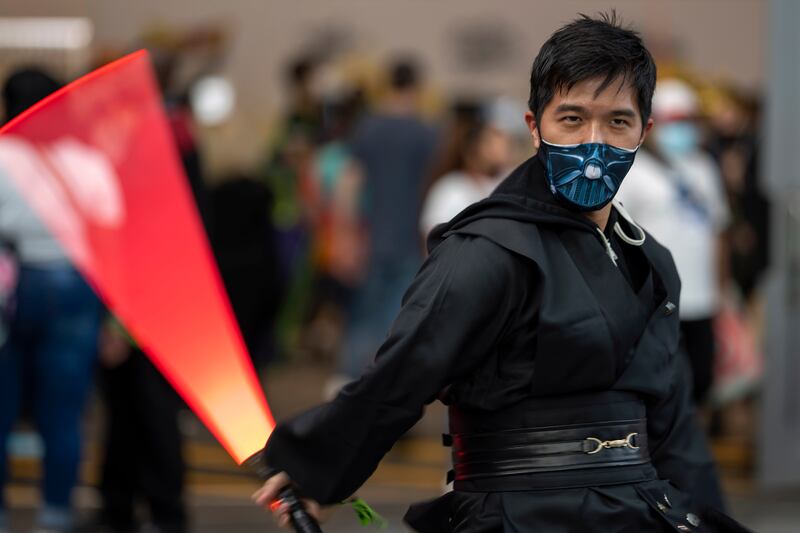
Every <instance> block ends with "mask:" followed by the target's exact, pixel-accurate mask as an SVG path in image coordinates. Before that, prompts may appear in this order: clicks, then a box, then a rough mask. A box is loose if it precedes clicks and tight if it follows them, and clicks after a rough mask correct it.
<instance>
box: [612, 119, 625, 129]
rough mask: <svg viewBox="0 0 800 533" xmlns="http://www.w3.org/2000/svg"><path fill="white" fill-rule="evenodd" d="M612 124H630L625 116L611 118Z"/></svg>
mask: <svg viewBox="0 0 800 533" xmlns="http://www.w3.org/2000/svg"><path fill="white" fill-rule="evenodd" d="M611 125H612V126H618V127H622V126H628V121H627V120H625V119H624V118H613V119H611Z"/></svg>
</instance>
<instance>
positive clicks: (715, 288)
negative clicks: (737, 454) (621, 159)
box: [619, 79, 729, 404]
mask: <svg viewBox="0 0 800 533" xmlns="http://www.w3.org/2000/svg"><path fill="white" fill-rule="evenodd" d="M698 117H699V101H698V97H697V94H696V93H695V91H694V90H693V89H692V88H691V87H690V86H689V85H688V84H687V83H685V82H683V81H681V80H677V79H665V80H661V81H659V82H658V84H657V85H656V91H655V94H654V95H653V118H654V120H655V124H656V126H655V127H654V128H653V132H652V135H651V138H650V139H648V142H647V143H646V150H640V152H639V154H638V156H637V158H636V160H635V162H634V164H633V167H631V170H630V172H629V173H628V176H627V178H626V179H625V182H624V183H623V184H622V186H621V188H620V192H619V199H620V200H621V201H622V203H623V204H624V205H625V208H626V209H627V210H628V212H629V213H630V214H631V215H632V216H633V218H634V219H635V220H636V221H637V223H639V224H640V225H641V226H642V227H643V228H645V229H646V230H647V231H648V232H650V233H652V234H653V236H654V237H655V238H656V239H658V240H659V242H661V243H662V244H663V245H664V246H666V247H667V249H669V250H670V252H671V253H672V256H673V258H674V260H675V265H676V266H677V269H678V274H679V275H680V277H681V282H682V288H681V295H680V297H681V305H680V319H681V333H682V339H683V345H684V348H685V352H686V354H687V355H688V357H689V360H690V363H691V368H692V372H693V379H694V389H693V395H694V399H695V401H696V402H697V403H698V404H702V403H703V402H704V400H705V398H706V395H707V393H708V391H709V389H710V387H711V383H712V365H713V358H714V352H715V346H714V334H713V329H712V320H713V318H714V316H715V315H716V313H717V308H718V305H719V300H720V286H721V284H722V281H723V279H724V276H723V270H724V268H723V264H724V262H723V261H722V258H723V257H724V254H723V253H722V252H723V246H724V241H723V238H724V237H723V235H724V231H725V228H726V226H727V225H728V220H729V213H728V206H727V204H726V199H725V196H724V191H723V188H722V181H721V177H720V175H719V169H718V168H717V166H716V163H715V162H714V161H713V159H712V158H711V156H710V155H709V154H707V153H706V152H705V151H704V150H703V149H702V147H701V128H700V126H699V125H698Z"/></svg>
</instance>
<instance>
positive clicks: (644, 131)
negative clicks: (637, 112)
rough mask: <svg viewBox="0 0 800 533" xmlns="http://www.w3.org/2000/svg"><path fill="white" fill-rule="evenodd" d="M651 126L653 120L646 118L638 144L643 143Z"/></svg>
mask: <svg viewBox="0 0 800 533" xmlns="http://www.w3.org/2000/svg"><path fill="white" fill-rule="evenodd" d="M653 124H654V122H653V119H652V118H648V119H647V124H645V125H644V129H643V130H642V138H641V139H639V144H642V143H643V142H644V139H645V137H647V134H648V133H650V130H652V129H653Z"/></svg>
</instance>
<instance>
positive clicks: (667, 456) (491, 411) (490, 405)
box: [254, 15, 745, 533]
mask: <svg viewBox="0 0 800 533" xmlns="http://www.w3.org/2000/svg"><path fill="white" fill-rule="evenodd" d="M655 79H656V68H655V64H654V62H653V59H652V57H651V56H650V54H649V52H648V51H647V49H646V48H644V45H643V43H642V41H641V39H640V38H639V36H638V35H637V34H636V33H635V32H633V31H631V30H629V29H627V28H625V27H623V26H622V25H621V24H620V23H619V22H617V19H616V16H615V15H600V16H598V17H597V18H590V17H587V16H582V17H581V18H578V19H577V20H575V21H573V22H572V23H569V24H567V25H566V26H564V27H562V28H560V29H559V30H558V31H556V32H555V33H554V34H553V35H552V36H551V37H550V38H549V39H548V40H547V41H546V42H545V43H544V45H543V46H542V48H541V50H540V52H539V54H538V55H537V57H536V59H535V60H534V63H533V68H532V71H531V77H530V100H529V111H528V112H526V113H525V120H526V123H527V125H528V128H529V135H530V139H531V140H532V144H533V146H534V148H535V149H536V150H537V155H536V156H534V157H532V158H530V159H528V160H527V161H525V162H524V163H523V164H522V165H521V166H519V167H518V168H517V169H515V170H514V171H513V172H512V173H511V174H510V175H509V176H508V178H506V179H505V180H504V181H503V182H502V183H501V184H500V185H499V186H498V187H497V189H495V191H494V192H493V193H492V194H491V195H490V196H489V198H487V199H485V200H483V201H481V202H479V203H477V204H474V205H473V206H472V207H470V208H467V209H466V210H465V211H463V212H462V213H461V214H460V215H458V216H457V217H456V218H455V219H454V220H452V221H450V222H449V223H448V224H445V225H442V226H438V227H437V228H436V230H434V232H433V234H432V235H431V237H430V238H429V241H428V242H429V247H430V249H431V253H430V255H429V257H428V259H427V260H426V261H425V263H424V265H423V266H422V268H421V269H420V271H419V273H418V274H417V276H416V278H415V279H414V281H413V282H412V284H411V286H410V288H409V289H408V291H407V292H406V294H405V295H404V299H403V306H402V308H401V310H400V313H399V314H398V316H397V318H396V320H395V321H394V323H393V325H392V327H391V330H390V332H389V335H388V337H387V339H386V341H385V342H384V343H383V345H382V346H381V348H380V349H379V351H378V354H377V356H376V358H375V362H374V364H373V365H372V366H370V367H369V368H368V369H367V370H366V372H365V373H364V374H363V375H362V376H361V377H360V378H359V379H358V380H357V381H354V382H353V383H351V384H349V385H347V386H346V387H345V388H344V389H342V391H341V392H340V393H339V394H338V395H337V396H336V398H335V399H334V400H333V401H331V402H329V403H326V404H323V405H321V406H318V407H315V408H313V409H310V410H308V411H306V412H304V413H301V414H299V415H297V416H296V417H294V418H292V419H289V420H287V421H284V422H283V423H280V424H278V425H277V427H276V428H275V430H274V432H273V433H272V434H271V436H270V437H269V441H268V442H267V445H266V448H265V451H264V459H265V463H266V466H267V467H269V468H271V469H272V471H273V472H275V475H274V476H273V477H271V478H270V479H269V480H267V481H266V483H265V484H264V486H263V487H262V488H261V489H260V490H259V491H257V492H256V494H254V499H255V501H256V503H257V504H259V505H267V504H270V503H271V502H272V501H273V499H274V498H275V497H276V496H277V494H278V493H279V491H280V489H281V488H282V487H283V486H284V485H286V484H288V483H294V484H295V485H296V487H297V489H298V491H299V492H300V493H301V494H304V495H305V496H307V497H309V498H312V499H313V500H316V501H317V502H319V503H322V504H332V503H336V502H341V501H343V500H345V499H346V498H348V497H349V496H350V495H351V494H352V493H353V492H354V491H355V490H356V489H357V488H358V487H359V486H360V485H361V484H362V483H363V482H364V481H365V480H366V479H367V478H368V477H369V476H370V475H371V474H372V472H374V470H375V468H376V467H377V465H378V462H379V461H380V460H381V458H382V457H383V456H384V454H386V452H387V451H388V450H389V449H390V448H391V447H392V445H393V444H394V443H395V441H396V440H397V439H399V438H400V436H401V435H403V433H405V432H406V431H407V430H408V429H409V428H411V427H412V426H413V424H414V423H415V422H416V421H417V420H419V418H420V417H421V416H422V413H423V409H424V406H425V405H426V404H429V403H431V402H433V401H434V400H435V399H437V398H438V399H440V400H441V401H443V402H444V403H446V404H447V405H448V406H449V416H450V435H449V436H448V437H447V440H449V442H450V444H451V445H452V446H453V454H452V459H453V463H454V469H453V472H452V474H451V476H452V477H453V478H454V484H453V489H454V490H453V491H452V492H449V493H447V494H445V495H443V496H441V497H440V498H437V499H435V500H433V501H430V502H425V503H422V504H418V505H415V506H413V507H412V508H411V510H410V511H409V513H408V514H407V515H406V521H407V522H408V523H409V524H410V525H411V526H412V527H413V528H414V529H415V530H416V531H420V532H424V533H429V532H430V533H434V532H435V533H441V532H445V531H452V532H458V533H477V532H489V531H493V532H494V531H519V532H522V531H525V532H529V531H531V532H532V531H547V532H562V531H621V530H625V531H647V532H668V531H687V532H691V531H697V532H718V533H719V532H725V533H729V532H741V531H745V530H744V529H743V528H741V527H740V526H738V525H737V524H736V523H735V522H734V521H733V520H731V519H729V518H728V517H726V516H724V515H723V514H721V513H720V512H719V509H720V508H721V507H722V506H723V503H722V499H721V494H720V491H719V485H718V481H717V479H716V474H715V472H714V466H713V461H712V460H711V456H710V454H709V451H708V449H707V446H706V443H705V438H704V435H703V433H702V432H701V431H699V430H698V429H697V427H696V417H695V416H694V409H693V406H692V404H691V401H690V395H689V393H690V388H691V384H690V381H689V379H688V378H687V377H686V375H685V360H684V359H683V358H681V357H680V356H679V355H678V352H679V336H680V325H679V319H678V312H677V310H678V307H679V293H680V280H679V278H678V273H677V271H676V269H675V265H674V263H673V261H672V259H671V257H670V254H669V252H668V250H667V249H666V248H664V247H663V246H661V245H660V244H659V243H658V242H656V240H655V239H653V238H652V237H651V236H650V235H648V234H646V233H645V232H644V230H642V229H641V228H640V227H639V226H638V225H637V224H636V223H635V222H634V221H633V219H632V218H631V217H630V215H629V214H627V213H626V211H625V209H624V208H622V207H621V206H620V204H618V203H617V202H613V203H612V200H613V198H614V196H615V194H616V192H617V190H618V188H619V185H620V183H621V182H622V181H623V179H626V174H627V171H628V169H629V168H630V166H631V164H632V163H633V160H634V157H635V155H636V152H637V149H638V148H639V146H640V145H641V143H642V141H643V140H644V138H645V136H646V135H647V132H648V131H649V130H650V128H651V126H652V124H653V121H652V119H651V118H650V105H651V98H652V94H653V90H654V88H655ZM272 510H273V512H275V513H276V514H277V515H278V518H279V520H280V521H282V522H283V523H288V516H287V509H286V505H275V506H274V507H272ZM312 512H313V510H312Z"/></svg>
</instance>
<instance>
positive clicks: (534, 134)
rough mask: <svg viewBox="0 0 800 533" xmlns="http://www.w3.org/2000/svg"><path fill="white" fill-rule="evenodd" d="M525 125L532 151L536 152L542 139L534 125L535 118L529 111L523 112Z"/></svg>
mask: <svg viewBox="0 0 800 533" xmlns="http://www.w3.org/2000/svg"><path fill="white" fill-rule="evenodd" d="M525 124H527V125H528V131H530V132H531V138H532V142H533V149H534V150H538V149H539V145H540V144H541V142H542V137H541V136H540V135H539V128H538V127H537V124H536V117H535V116H534V115H533V113H532V112H530V111H526V112H525Z"/></svg>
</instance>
